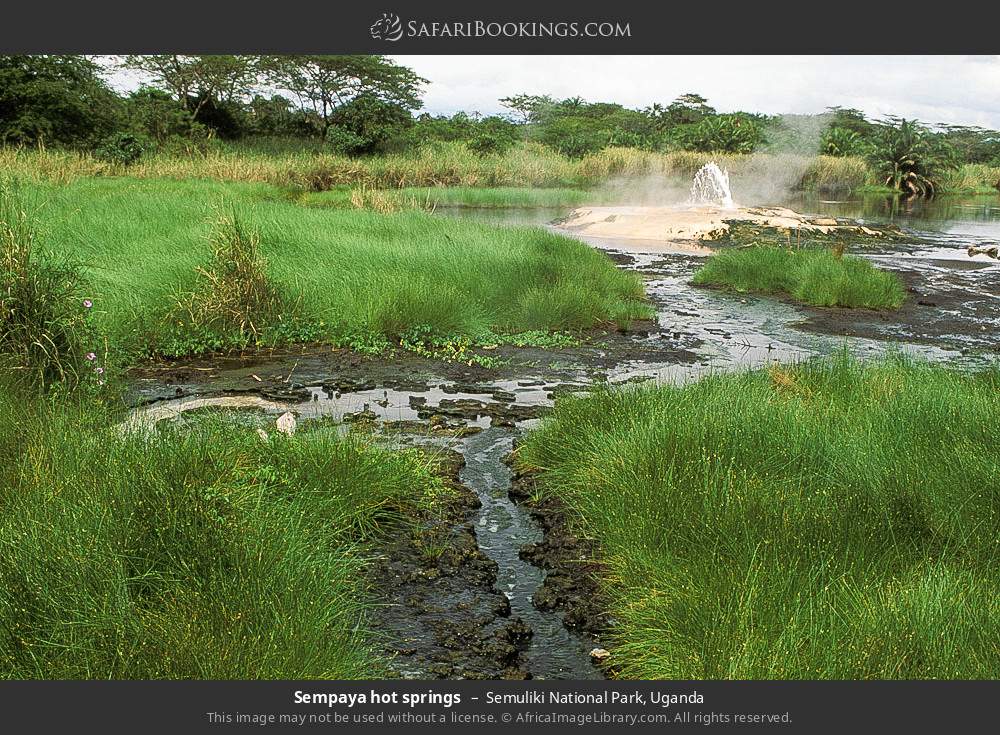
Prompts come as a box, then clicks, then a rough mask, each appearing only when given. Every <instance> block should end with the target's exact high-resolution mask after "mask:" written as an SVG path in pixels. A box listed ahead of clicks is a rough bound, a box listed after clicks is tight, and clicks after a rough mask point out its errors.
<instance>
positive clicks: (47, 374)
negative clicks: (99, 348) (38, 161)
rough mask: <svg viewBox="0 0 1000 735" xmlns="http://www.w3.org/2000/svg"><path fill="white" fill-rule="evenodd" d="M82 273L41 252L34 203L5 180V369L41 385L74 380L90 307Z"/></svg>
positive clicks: (1, 254) (1, 241) (1, 240)
mask: <svg viewBox="0 0 1000 735" xmlns="http://www.w3.org/2000/svg"><path fill="white" fill-rule="evenodd" d="M80 280H81V279H80V273H79V270H78V269H77V268H76V267H74V266H73V265H71V264H70V263H69V262H68V261H65V260H59V259H58V258H56V257H53V256H52V255H51V254H49V253H45V252H43V251H42V250H41V243H40V237H39V233H38V223H37V215H36V212H35V211H33V205H32V204H31V203H29V202H28V201H27V198H26V197H25V196H24V192H23V190H22V187H21V185H20V184H19V183H18V182H17V181H16V180H14V179H2V180H0V366H2V367H5V368H7V369H13V370H16V371H19V372H20V373H22V374H23V375H26V376H28V378H29V379H30V380H32V381H33V382H36V383H42V384H44V383H51V382H53V381H60V380H75V379H76V378H77V376H78V374H79V368H80V365H81V362H83V359H84V349H85V348H84V344H83V342H84V335H85V332H86V326H87V325H86V312H87V308H86V304H87V303H89V302H88V301H86V300H85V297H84V294H83V292H82V284H81V282H80Z"/></svg>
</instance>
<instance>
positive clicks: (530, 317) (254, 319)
mask: <svg viewBox="0 0 1000 735" xmlns="http://www.w3.org/2000/svg"><path fill="white" fill-rule="evenodd" d="M23 195H24V197H23V198H25V199H27V200H30V201H29V203H28V204H26V205H25V207H26V208H27V209H29V210H31V212H33V213H34V215H33V216H35V217H36V218H37V220H38V221H37V223H36V229H37V232H38V237H37V238H36V243H35V248H36V250H37V251H38V252H39V253H48V254H49V255H50V256H51V257H52V258H55V259H58V260H60V261H63V262H69V263H75V264H77V266H78V268H79V271H80V273H81V278H82V281H83V283H84V284H85V286H84V290H85V295H86V298H88V299H89V300H91V301H92V302H93V309H92V312H91V314H90V325H91V326H92V328H93V339H94V340H96V341H97V342H98V343H99V344H98V346H101V347H102V349H103V346H105V345H107V346H108V348H109V349H110V350H111V351H112V352H120V353H122V354H124V355H132V356H134V355H135V354H136V353H137V352H147V353H148V352H159V353H164V354H186V353H191V352H198V351H202V350H209V349H225V348H229V347H242V346H246V345H251V346H252V345H258V344H259V345H273V344H282V343H287V342H296V341H314V340H316V341H326V342H330V343H333V344H338V345H345V346H358V347H362V348H372V349H377V348H379V347H380V346H382V347H385V346H388V344H389V343H390V342H393V341H395V340H398V339H399V337H401V336H403V335H405V334H406V333H408V332H410V331H412V330H414V329H420V330H424V331H427V330H430V331H431V332H433V333H434V334H438V335H462V336H466V337H471V338H476V337H478V336H479V335H489V334H492V333H494V332H499V333H516V332H523V331H528V330H565V329H581V328H587V327H591V326H594V325H595V324H598V323H601V322H613V321H616V320H622V319H625V320H627V319H628V318H630V317H631V316H638V315H644V314H645V313H646V309H645V307H644V306H643V305H642V304H641V298H642V287H641V284H640V283H639V282H638V280H637V279H636V278H635V277H634V276H631V275H628V274H625V273H622V272H621V271H619V270H618V269H616V268H615V267H614V265H613V264H612V263H611V262H610V261H609V260H608V259H607V258H606V257H605V256H604V255H602V254H601V253H599V252H597V251H595V250H593V249H592V248H589V247H587V246H586V245H583V244H581V243H579V242H577V241H575V240H572V239H569V238H565V237H561V236H559V235H555V234H553V233H550V232H546V231H544V230H540V229H533V228H500V227H492V226H488V225H483V224H480V223H475V222H463V221H456V220H452V219H449V218H443V217H435V216H433V215H430V214H427V213H425V212H421V211H402V212H398V213H396V214H391V215H384V214H380V213H378V212H372V211H366V210H354V209H352V210H333V209H322V208H312V207H303V206H301V205H299V204H297V203H295V202H294V201H291V200H289V199H288V198H287V197H286V196H285V195H284V193H283V192H282V191H280V190H278V189H276V188H274V187H271V186H269V185H266V184H233V183H220V182H213V181H172V180H166V179H150V180H146V179H135V178H82V179H77V180H75V181H73V182H71V183H67V184H64V185H61V186H54V185H51V184H35V185H32V186H29V187H24V191H23Z"/></svg>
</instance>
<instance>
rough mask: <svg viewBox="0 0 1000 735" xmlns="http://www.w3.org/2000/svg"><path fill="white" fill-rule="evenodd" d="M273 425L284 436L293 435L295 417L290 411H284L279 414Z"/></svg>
mask: <svg viewBox="0 0 1000 735" xmlns="http://www.w3.org/2000/svg"><path fill="white" fill-rule="evenodd" d="M275 424H276V426H277V427H278V431H280V432H281V433H282V434H284V435H285V436H291V435H292V434H294V433H295V415H294V414H293V413H292V412H291V411H285V412H284V413H283V414H281V415H280V416H279V417H278V420H277V421H276V422H275Z"/></svg>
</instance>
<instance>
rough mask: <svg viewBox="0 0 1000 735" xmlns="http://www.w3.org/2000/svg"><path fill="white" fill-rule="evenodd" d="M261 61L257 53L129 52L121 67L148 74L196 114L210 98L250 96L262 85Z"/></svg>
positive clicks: (222, 99)
mask: <svg viewBox="0 0 1000 735" xmlns="http://www.w3.org/2000/svg"><path fill="white" fill-rule="evenodd" d="M259 62H260V59H259V57H256V56H234V55H231V54H217V55H205V56H185V55H181V54H151V55H145V56H138V55H131V56H126V57H124V59H123V60H122V62H121V67H122V68H124V69H127V70H130V71H138V72H140V73H142V74H145V75H146V76H147V77H149V83H150V85H152V86H153V87H155V88H157V89H161V90H163V91H165V92H169V93H170V94H172V95H173V96H174V97H176V98H177V100H178V101H179V102H180V103H181V106H182V107H183V108H184V109H185V110H187V111H188V112H190V113H191V116H192V117H196V116H197V115H198V112H200V110H201V108H202V107H203V106H204V105H205V104H207V103H209V102H210V101H211V102H222V103H229V102H234V101H238V100H241V99H243V98H246V97H249V96H250V93H251V92H252V91H253V90H254V89H255V88H256V87H257V86H258V82H259V77H260V68H259Z"/></svg>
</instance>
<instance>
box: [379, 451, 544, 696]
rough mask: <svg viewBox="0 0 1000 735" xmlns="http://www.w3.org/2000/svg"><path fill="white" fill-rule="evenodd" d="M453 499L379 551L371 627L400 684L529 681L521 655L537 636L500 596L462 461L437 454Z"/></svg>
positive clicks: (454, 455)
mask: <svg viewBox="0 0 1000 735" xmlns="http://www.w3.org/2000/svg"><path fill="white" fill-rule="evenodd" d="M434 456H435V458H436V460H437V462H438V466H439V468H440V473H441V476H442V477H443V478H444V479H445V481H446V484H447V485H448V486H449V488H450V489H451V499H450V500H448V501H447V502H444V503H442V504H441V506H440V507H439V508H437V509H436V512H437V515H436V516H435V518H434V520H433V521H431V522H429V523H428V524H427V525H426V526H425V527H423V528H421V529H418V530H417V531H415V533H414V534H413V535H402V536H400V537H399V538H397V539H396V540H394V541H392V542H390V543H388V544H387V545H386V546H385V547H383V548H381V549H379V552H380V557H379V559H378V561H377V563H376V565H375V570H374V573H373V579H374V580H375V587H374V590H373V592H374V596H375V597H376V599H378V600H379V601H380V604H379V605H378V607H376V608H375V612H374V614H373V616H372V621H371V622H372V625H373V627H374V628H375V630H377V631H379V634H380V636H381V637H382V638H383V639H384V641H385V650H386V653H387V654H389V655H390V656H391V657H392V659H391V663H390V669H391V671H392V672H393V673H394V674H395V675H396V676H399V677H402V678H418V679H428V678H442V679H444V678H449V679H450V678H462V679H525V678H528V676H529V672H528V671H527V669H526V667H525V666H524V662H523V660H522V656H521V651H522V650H523V648H524V647H525V646H526V644H527V642H528V641H529V640H530V638H531V636H532V630H531V628H529V627H528V626H527V625H526V624H525V623H524V621H523V620H521V619H520V618H519V617H517V616H512V615H511V605H510V601H509V600H508V599H507V597H506V596H505V595H503V594H502V593H500V592H499V591H497V589H496V582H497V571H498V567H497V563H496V562H495V561H493V559H491V558H490V557H489V556H487V555H486V554H485V553H484V552H483V551H482V549H480V547H479V544H478V542H477V539H476V528H475V516H476V513H477V511H478V510H479V508H480V507H481V506H482V504H481V502H480V500H479V498H478V497H477V496H476V494H475V492H473V491H472V490H471V489H469V488H468V487H466V486H465V485H463V484H462V483H461V481H460V479H459V476H460V473H461V471H462V469H463V467H464V465H465V459H464V457H463V456H462V455H461V454H460V453H459V452H456V451H454V450H445V451H443V452H442V451H440V450H439V451H435V452H434Z"/></svg>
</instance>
